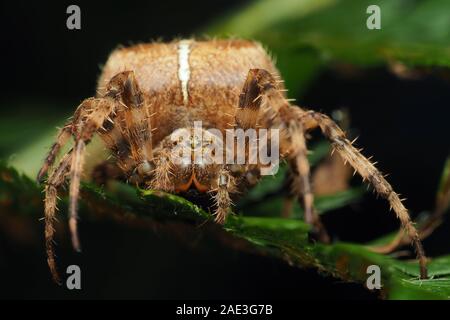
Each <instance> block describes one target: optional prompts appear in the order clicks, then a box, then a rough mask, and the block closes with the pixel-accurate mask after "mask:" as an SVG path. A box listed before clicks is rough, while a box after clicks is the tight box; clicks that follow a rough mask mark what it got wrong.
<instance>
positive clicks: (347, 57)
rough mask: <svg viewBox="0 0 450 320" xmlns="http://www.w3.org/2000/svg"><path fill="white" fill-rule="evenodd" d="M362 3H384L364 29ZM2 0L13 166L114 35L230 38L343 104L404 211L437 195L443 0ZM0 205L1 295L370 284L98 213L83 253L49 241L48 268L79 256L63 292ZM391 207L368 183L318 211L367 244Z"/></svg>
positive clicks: (443, 237) (444, 249) (0, 121)
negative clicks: (71, 11) (82, 275)
mask: <svg viewBox="0 0 450 320" xmlns="http://www.w3.org/2000/svg"><path fill="white" fill-rule="evenodd" d="M71 4H77V5H78V6H79V7H80V8H81V30H68V29H67V28H66V19H67V17H68V14H66V8H67V7H68V6H69V5H71ZM369 4H378V5H379V6H380V8H381V26H382V28H381V30H368V29H367V27H366V20H367V18H368V16H369V15H368V14H367V13H366V8H367V7H368V6H369ZM0 6H1V13H0V14H1V16H0V30H2V31H1V33H2V43H3V45H2V49H1V57H2V61H3V64H2V70H3V77H2V86H1V97H0V99H1V100H0V106H1V107H0V159H3V160H4V161H6V162H7V163H8V164H9V165H11V166H13V167H15V168H17V169H18V170H19V172H23V173H25V174H26V175H29V176H30V177H34V175H35V174H36V172H37V169H38V167H39V166H40V165H41V163H42V160H43V158H44V154H45V152H46V151H47V148H48V147H49V145H50V143H51V141H52V139H53V138H54V136H55V132H56V131H55V127H56V126H60V125H62V124H63V122H64V120H65V119H66V118H67V117H68V116H70V115H71V114H72V113H73V111H74V110H75V107H76V106H77V105H78V104H79V103H80V102H81V101H82V100H83V99H84V98H86V97H90V96H93V95H94V94H95V87H96V81H97V78H98V76H99V74H100V71H101V65H102V63H104V62H105V61H106V59H107V57H108V55H109V53H110V52H111V51H112V50H113V49H114V48H116V47H117V46H118V45H129V44H134V43H139V42H146V41H151V40H153V39H163V40H171V39H174V38H177V37H191V36H196V37H204V36H207V35H210V36H241V37H245V38H252V39H256V40H259V41H261V42H262V43H263V44H264V45H265V46H266V47H267V48H268V50H269V51H270V52H272V53H273V55H274V56H275V57H276V61H277V66H278V67H279V69H280V71H281V73H282V75H283V76H284V77H285V79H286V85H287V87H288V89H289V96H290V98H296V99H297V103H298V104H299V105H301V106H305V107H307V108H311V109H314V110H317V111H321V112H325V113H328V114H331V113H332V112H333V111H334V110H337V109H345V110H347V112H348V114H349V118H350V121H351V122H350V123H351V125H350V126H351V128H352V130H353V131H354V133H355V135H358V136H359V139H358V143H357V145H358V146H360V147H364V154H365V155H374V156H375V157H374V159H375V161H378V163H379V164H378V167H379V168H380V169H381V170H382V171H383V172H386V173H390V176H389V181H390V182H391V183H392V185H393V187H394V189H395V190H397V191H398V192H400V193H401V194H402V195H404V196H405V197H406V198H407V199H408V200H407V201H406V206H407V207H408V208H409V209H410V210H411V212H412V215H414V216H417V215H418V214H420V213H422V212H426V211H430V210H431V209H432V208H433V206H434V202H435V195H436V190H437V188H438V184H439V179H440V177H441V173H442V168H443V166H444V163H445V160H446V158H447V156H448V154H449V136H450V135H449V130H448V124H449V118H450V108H449V101H450V90H449V88H450V73H449V69H448V68H449V66H450V3H449V2H444V1H437V0H435V1H433V0H429V1H412V0H411V1H407V0H404V1H402V0H389V1H388V0H386V1H344V0H319V1H308V0H297V1H296V0H281V1H274V0H272V1H270V0H262V1H235V0H226V1H222V0H217V1H173V0H167V1H134V0H129V1H126V2H119V1H117V2H111V1H108V2H106V1H96V2H93V1H76V2H68V1H59V2H58V3H50V2H48V3H43V2H39V3H30V2H27V1H19V0H17V1H8V2H2V3H1V5H0ZM0 199H1V198H0ZM1 211H3V212H1ZM0 212H1V213H0V219H1V220H2V221H0V287H1V288H2V290H1V292H0V297H2V298H99V297H107V298H242V297H247V298H252V297H254V298H266V297H276V298H301V297H306V298H336V297H339V298H344V297H348V298H375V297H376V294H372V293H370V292H368V291H366V290H365V289H363V288H362V286H359V285H356V284H346V283H342V282H340V281H339V280H337V279H333V278H331V277H325V276H321V275H317V274H316V272H315V271H313V270H312V271H300V270H298V269H296V268H293V267H290V266H288V265H287V264H285V263H283V262H281V261H277V260H275V259H272V258H269V257H261V256H257V255H254V254H251V253H243V252H236V251H235V250H232V249H231V248H229V247H227V246H225V245H224V244H223V241H222V240H219V239H218V236H217V235H216V232H219V231H217V230H215V229H213V230H212V231H211V230H209V229H207V230H201V231H199V232H193V230H192V229H189V228H186V230H185V233H183V234H182V235H177V236H176V237H173V235H172V233H171V229H170V228H169V229H167V227H161V228H157V230H153V231H151V232H149V231H148V230H146V229H142V228H139V227H137V228H136V227H135V226H134V227H133V226H127V227H123V226H121V225H120V224H117V223H114V222H102V221H94V222H92V223H89V224H86V225H84V226H83V227H82V234H81V236H82V239H83V242H84V243H85V244H86V245H85V251H84V253H83V256H82V257H80V256H78V255H75V254H74V253H72V252H71V250H70V247H69V244H68V242H67V241H68V240H67V237H66V238H64V236H62V237H61V238H60V239H58V243H59V246H58V250H59V255H60V257H59V259H61V265H65V264H67V263H68V261H70V262H71V263H73V261H77V262H78V263H79V264H80V265H82V266H83V267H84V268H86V270H89V271H87V273H86V277H87V280H86V286H85V287H84V289H83V290H82V291H81V292H69V291H68V290H65V289H63V288H59V287H57V286H55V285H54V284H53V283H52V282H51V280H50V277H49V274H48V271H47V266H46V263H45V254H44V249H43V241H42V233H43V229H42V222H40V221H38V220H37V219H35V217H32V218H31V217H27V216H26V215H20V213H17V212H16V213H17V217H16V216H15V218H13V217H12V216H11V215H10V214H9V212H8V214H7V212H6V210H2V207H1V206H0ZM388 212H389V208H388V205H387V204H386V203H385V201H382V200H379V199H378V200H377V199H376V198H375V197H374V196H373V195H372V194H371V193H368V194H367V195H364V196H363V198H362V199H361V200H360V201H358V202H357V203H354V204H352V205H348V206H345V207H342V208H339V209H336V210H331V211H329V212H327V213H326V214H325V215H324V217H323V219H324V223H325V225H326V226H327V228H328V229H329V230H330V233H331V234H332V236H333V237H334V238H335V239H339V240H345V241H351V242H367V241H370V240H372V239H374V238H376V237H379V236H381V235H383V234H385V233H388V232H392V231H394V230H396V229H397V228H398V222H397V221H396V219H395V216H394V215H393V214H392V213H388ZM16 213H15V214H16ZM449 227H450V224H449V223H448V221H447V222H445V223H444V224H443V225H442V226H441V227H440V228H439V229H438V230H437V231H436V232H435V234H433V235H432V236H431V237H430V238H428V239H427V240H426V241H425V249H426V251H427V253H428V254H429V255H439V254H445V253H448V252H450V246H449V245H448V243H449V240H450V236H449V235H450V233H449V232H448V230H449ZM14 230H26V231H25V232H22V233H21V234H20V235H19V233H16V232H15V231H14ZM183 230H184V229H183ZM194 231H196V230H195V229H194ZM219 233H220V232H219ZM65 236H67V234H66V235H65ZM140 243H145V246H142V245H140ZM192 243H195V244H196V245H192ZM261 279H264V281H261Z"/></svg>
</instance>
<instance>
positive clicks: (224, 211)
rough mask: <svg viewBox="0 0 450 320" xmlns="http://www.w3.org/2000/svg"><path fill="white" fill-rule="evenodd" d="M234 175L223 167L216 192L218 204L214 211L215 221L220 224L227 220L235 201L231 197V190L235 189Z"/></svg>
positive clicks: (215, 199) (215, 198) (215, 196)
mask: <svg viewBox="0 0 450 320" xmlns="http://www.w3.org/2000/svg"><path fill="white" fill-rule="evenodd" d="M233 182H234V180H233V177H232V176H231V175H230V173H229V172H228V171H227V170H226V169H225V168H224V167H223V169H222V170H221V171H220V173H219V177H218V180H217V189H216V192H215V194H214V201H215V204H216V210H215V212H214V215H215V222H217V223H219V224H224V223H225V220H226V218H227V216H228V214H229V213H230V209H231V206H232V205H233V201H232V200H231V197H230V192H231V190H232V189H233Z"/></svg>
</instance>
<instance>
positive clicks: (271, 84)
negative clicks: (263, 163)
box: [236, 69, 329, 242]
mask: <svg viewBox="0 0 450 320" xmlns="http://www.w3.org/2000/svg"><path fill="white" fill-rule="evenodd" d="M258 120H260V122H261V126H262V127H265V128H271V129H279V130H280V136H281V137H280V147H281V152H282V153H286V154H288V160H289V165H290V166H291V169H292V172H293V178H294V179H293V188H294V193H295V196H296V197H297V198H298V201H299V202H300V204H301V205H302V207H303V208H304V210H305V221H306V222H307V223H309V224H311V225H312V226H313V227H314V230H313V231H314V232H315V233H316V234H317V235H318V237H319V239H320V240H322V241H324V242H328V241H329V237H328V235H327V233H326V231H325V228H324V227H323V225H322V224H321V222H320V219H319V216H318V215H317V212H316V211H315V210H314V203H313V202H314V196H313V193H312V190H311V183H310V167H309V162H308V158H307V148H306V139H305V136H304V130H303V128H302V124H301V123H299V122H298V121H296V119H295V118H294V117H293V116H292V114H291V112H290V105H289V102H288V101H287V100H286V98H285V97H284V95H283V93H282V91H281V90H279V89H278V85H277V81H276V79H275V77H274V76H273V75H272V74H270V73H269V72H268V71H266V70H263V69H251V70H250V71H249V73H248V75H247V79H246V81H245V84H244V88H243V90H242V93H241V95H240V99H239V108H238V109H237V112H236V124H237V125H238V127H241V128H243V129H247V128H256V127H257V126H258ZM289 197H290V198H292V197H293V196H292V195H291V196H289ZM285 204H286V207H285V208H284V210H283V215H287V214H288V210H290V209H289V208H290V207H292V201H291V199H289V198H288V199H287V200H286V203H285Z"/></svg>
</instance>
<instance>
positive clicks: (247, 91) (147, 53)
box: [38, 40, 426, 281]
mask: <svg viewBox="0 0 450 320" xmlns="http://www.w3.org/2000/svg"><path fill="white" fill-rule="evenodd" d="M284 91H285V90H284V88H283V82H282V81H281V80H280V76H279V74H278V71H277V70H276V68H275V66H274V65H273V63H272V60H271V59H270V57H269V56H268V54H267V53H266V52H265V51H264V49H263V48H262V47H261V45H259V44H258V43H255V42H251V41H244V40H211V41H194V40H182V41H174V42H171V43H151V44H142V45H137V46H133V47H130V48H124V49H118V50H116V51H114V52H113V53H112V54H111V56H110V58H109V59H108V61H107V63H106V65H105V67H104V69H103V73H102V75H101V77H100V80H99V85H98V95H97V97H95V98H89V99H86V100H84V101H83V102H82V103H81V104H80V106H79V107H78V109H77V110H76V112H75V114H74V117H73V118H72V119H71V120H70V121H69V122H68V123H67V124H66V125H65V126H64V127H63V128H62V129H61V131H60V133H59V135H58V137H57V141H56V142H55V144H54V145H53V146H52V148H51V150H50V152H49V155H48V156H47V158H46V161H45V163H44V165H43V167H42V169H41V170H40V172H39V175H38V179H39V180H40V181H41V180H42V179H43V177H44V176H45V175H46V173H47V171H48V170H49V167H50V166H52V165H53V163H54V162H55V158H56V156H57V154H58V153H59V151H60V149H61V147H62V146H63V145H64V144H65V143H66V142H67V141H68V140H69V138H70V137H73V139H74V146H73V148H72V149H70V151H69V152H68V153H67V154H65V155H64V157H63V158H62V159H61V160H60V162H59V165H58V166H57V167H56V168H55V169H54V170H53V171H52V173H51V174H50V175H49V177H48V179H47V181H46V187H45V221H46V232H45V233H46V246H47V254H48V263H49V266H50V269H51V271H52V274H53V276H54V278H55V280H57V281H58V276H57V272H56V267H55V261H54V252H53V246H52V241H53V235H54V229H53V220H54V216H55V208H56V199H57V190H58V188H59V187H60V186H61V185H62V184H63V183H64V182H65V180H66V177H69V180H70V189H69V195H70V201H69V214H70V218H69V226H70V230H71V233H72V242H73V245H74V248H75V249H77V250H79V248H80V244H79V240H78V236H77V219H78V216H77V200H78V196H79V187H80V175H81V172H82V168H83V160H84V153H85V147H86V144H87V143H89V141H90V140H91V138H92V137H93V136H94V134H97V135H99V136H100V138H101V139H102V140H103V142H104V144H105V145H106V146H107V148H108V149H109V150H110V151H111V153H112V155H113V156H115V159H116V161H115V162H114V163H108V164H107V166H106V167H108V168H111V167H112V168H113V169H111V172H114V174H113V173H111V174H110V175H109V177H110V178H118V177H119V176H120V177H122V178H123V179H124V180H127V181H128V182H130V183H133V184H139V185H140V186H143V187H147V188H153V189H158V190H164V191H168V192H187V191H188V190H191V189H195V190H196V191H197V192H201V193H205V194H209V195H211V197H212V198H213V200H214V203H215V206H214V211H215V216H216V221H217V222H218V223H223V222H224V221H225V219H226V217H227V215H228V213H229V212H230V207H231V205H232V201H231V198H232V197H233V195H235V194H237V193H241V192H242V191H243V190H245V189H246V188H248V187H251V186H252V185H255V184H256V183H257V182H258V179H259V177H260V175H261V173H262V171H263V169H267V163H263V162H261V161H260V159H257V161H254V162H251V161H250V158H251V157H250V153H251V152H250V149H251V148H250V147H249V146H248V145H249V144H251V142H252V141H250V140H251V139H250V140H245V144H244V149H245V152H244V155H245V157H244V158H245V161H244V162H242V161H241V162H240V161H234V162H233V160H236V155H235V154H236V153H234V156H231V157H230V158H229V159H228V160H232V161H231V162H232V163H230V162H229V161H217V160H214V159H216V158H214V156H217V155H218V154H217V151H211V150H210V149H208V145H210V144H213V142H215V143H217V142H220V144H223V136H224V135H225V132H226V131H227V130H229V129H242V130H250V129H254V130H255V131H256V132H257V133H259V132H262V130H266V129H271V130H276V131H277V132H278V133H279V137H278V139H277V143H276V144H275V143H274V139H273V138H269V139H268V140H267V142H265V143H267V144H270V145H271V147H273V146H275V145H276V147H277V148H278V149H277V151H278V153H277V154H280V155H281V157H282V160H285V161H286V162H287V163H288V164H289V166H290V169H291V174H292V176H293V179H292V181H293V182H292V184H293V185H292V192H290V194H291V196H290V198H291V199H292V198H297V199H298V200H299V201H300V203H301V204H302V206H303V208H304V210H305V220H306V221H307V222H308V223H310V224H311V225H313V228H314V230H315V231H316V233H317V235H318V236H319V238H320V239H321V240H323V241H327V240H328V237H327V234H326V232H325V230H324V229H323V227H322V225H321V223H320V221H319V218H318V216H317V214H316V213H315V211H314V208H313V194H312V192H311V187H310V181H309V164H308V161H307V148H306V141H305V133H307V132H308V131H310V130H313V129H315V128H320V130H321V131H322V133H323V134H324V135H325V137H327V138H328V139H329V140H330V142H331V144H332V146H333V148H334V150H336V151H337V152H339V154H340V155H341V157H342V158H343V159H344V160H345V161H347V162H348V163H350V165H352V166H353V168H354V169H355V170H356V171H357V172H358V173H359V174H360V175H361V176H362V178H363V179H364V180H367V181H368V182H369V183H371V184H372V185H373V187H374V188H375V190H376V191H377V192H378V193H379V194H380V195H381V196H382V197H384V198H385V199H387V200H388V201H389V203H390V205H391V206H392V208H393V209H394V211H395V213H396V215H397V217H398V218H399V219H400V221H401V223H402V226H403V228H404V229H405V231H406V233H407V234H408V236H409V237H410V239H411V241H412V242H413V244H414V246H415V249H416V251H417V255H418V259H419V262H420V266H421V277H422V278H425V277H426V267H425V263H426V260H425V255H424V252H423V249H422V245H421V242H420V239H419V236H418V234H417V231H416V229H415V227H414V225H413V223H412V222H411V220H410V217H409V215H408V211H407V210H406V208H405V207H404V206H403V204H402V202H401V200H400V199H399V197H398V195H397V194H396V193H395V192H394V191H393V189H392V187H391V186H390V184H389V183H388V182H387V181H386V180H385V178H384V177H383V175H382V174H381V173H380V172H379V171H378V170H377V169H376V168H375V167H374V165H373V164H372V163H371V162H370V161H369V160H368V159H366V158H365V157H364V156H363V155H362V154H361V153H360V152H359V151H358V150H357V149H355V148H354V147H353V145H352V143H351V142H350V141H349V140H348V139H347V138H346V137H345V134H344V132H343V131H342V130H341V129H340V128H339V127H338V126H337V125H336V124H335V123H334V122H333V121H332V120H331V119H330V118H329V117H327V116H326V115H324V114H321V113H318V112H315V111H310V110H305V109H303V108H301V107H298V106H294V105H291V104H290V102H289V100H288V99H286V97H285V94H284ZM199 121H200V122H201V123H202V129H201V131H200V134H196V133H195V123H196V122H199ZM208 129H214V130H216V131H215V132H216V134H211V133H210V132H209V131H208ZM221 134H222V136H221ZM174 137H175V138H174ZM255 140H258V141H259V142H260V143H261V142H262V141H263V139H260V137H258V138H257V139H255ZM180 145H181V146H183V147H184V151H186V150H187V151H188V152H187V156H186V153H185V154H184V156H185V157H184V158H182V159H184V160H190V162H189V161H188V162H187V163H185V162H183V161H184V160H183V161H181V162H180V161H175V157H176V156H177V152H178V151H180V149H179V147H180ZM233 148H234V149H236V148H235V147H231V149H233ZM208 150H209V151H208ZM174 151H175V152H174ZM226 151H230V148H227V147H226V148H223V149H222V150H221V151H219V153H220V154H219V155H221V156H222V155H224V153H226ZM233 151H236V150H233ZM214 152H216V154H214ZM232 154H233V153H232ZM198 155H200V158H201V160H199V161H197V160H198ZM272 155H273V152H272ZM225 158H226V157H225ZM205 159H206V160H210V161H204V160H205ZM211 159H212V160H211ZM178 160H179V159H178ZM107 176H108V174H107Z"/></svg>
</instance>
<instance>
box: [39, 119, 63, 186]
mask: <svg viewBox="0 0 450 320" xmlns="http://www.w3.org/2000/svg"><path fill="white" fill-rule="evenodd" d="M71 129H72V127H71V121H70V122H69V123H67V124H66V125H65V126H64V127H63V128H62V129H60V130H59V133H58V136H57V138H56V142H55V143H54V144H53V145H52V147H51V148H50V151H49V153H48V154H47V157H46V158H45V161H44V164H43V165H42V167H41V169H40V170H39V173H38V175H37V178H36V180H37V182H38V183H42V182H43V180H44V176H45V175H46V174H47V172H48V170H49V169H50V167H51V166H52V165H53V163H54V162H55V159H56V156H57V155H58V153H59V151H60V150H61V148H62V147H63V146H64V145H65V144H66V143H67V141H68V140H69V139H70V137H71V135H72V131H71Z"/></svg>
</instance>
